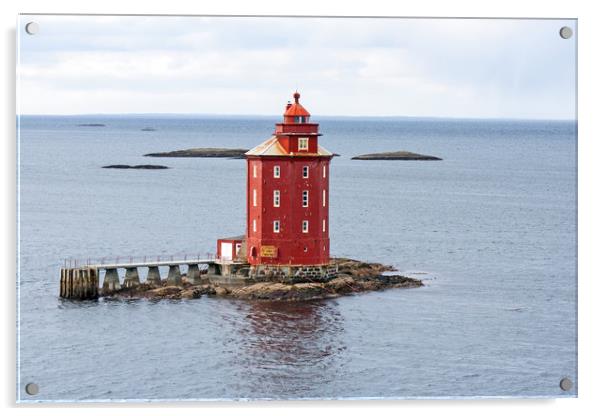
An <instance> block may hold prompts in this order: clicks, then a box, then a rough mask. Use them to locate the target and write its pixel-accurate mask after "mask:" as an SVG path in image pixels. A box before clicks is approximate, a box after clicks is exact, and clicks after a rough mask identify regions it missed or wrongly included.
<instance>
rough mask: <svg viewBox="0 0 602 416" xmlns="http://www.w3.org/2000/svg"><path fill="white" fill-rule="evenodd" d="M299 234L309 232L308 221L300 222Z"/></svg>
mask: <svg viewBox="0 0 602 416" xmlns="http://www.w3.org/2000/svg"><path fill="white" fill-rule="evenodd" d="M301 232H302V233H308V232H309V221H308V220H303V221H302V222H301Z"/></svg>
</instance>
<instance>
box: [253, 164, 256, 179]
mask: <svg viewBox="0 0 602 416" xmlns="http://www.w3.org/2000/svg"><path fill="white" fill-rule="evenodd" d="M253 177H254V178H256V177H257V165H253Z"/></svg>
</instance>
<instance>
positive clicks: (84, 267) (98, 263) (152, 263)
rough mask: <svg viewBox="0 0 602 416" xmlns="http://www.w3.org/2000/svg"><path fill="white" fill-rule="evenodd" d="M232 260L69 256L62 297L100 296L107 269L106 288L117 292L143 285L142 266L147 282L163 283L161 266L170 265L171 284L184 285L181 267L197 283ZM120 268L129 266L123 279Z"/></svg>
mask: <svg viewBox="0 0 602 416" xmlns="http://www.w3.org/2000/svg"><path fill="white" fill-rule="evenodd" d="M233 263H237V262H233V261H232V260H230V259H224V260H222V259H219V258H218V257H216V256H215V255H214V254H212V253H207V254H206V255H204V256H201V255H200V254H194V255H184V254H181V255H158V256H142V257H133V256H126V257H121V256H120V257H115V258H112V257H111V258H109V257H105V258H101V259H98V260H92V259H86V260H75V259H65V260H64V267H63V268H61V286H60V296H61V297H62V298H67V299H80V300H81V299H96V298H97V297H98V291H99V282H100V271H103V270H104V272H105V273H104V279H103V283H102V288H103V290H106V291H113V290H119V289H121V288H124V287H126V288H127V287H135V286H138V285H140V275H139V273H138V269H139V268H148V273H147V275H146V282H147V283H150V284H154V285H161V273H160V270H159V268H160V267H168V268H169V272H168V274H167V284H168V285H174V286H181V285H182V273H181V272H180V266H182V265H186V266H187V267H188V269H187V271H186V278H187V279H188V281H189V282H191V283H193V284H200V283H202V277H201V275H215V274H220V270H221V269H222V268H226V269H229V268H230V267H231V266H232V264H233ZM119 269H125V276H124V280H123V282H121V281H120V278H119V272H118V270H119Z"/></svg>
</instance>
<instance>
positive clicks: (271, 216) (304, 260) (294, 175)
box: [246, 92, 333, 272]
mask: <svg viewBox="0 0 602 416" xmlns="http://www.w3.org/2000/svg"><path fill="white" fill-rule="evenodd" d="M300 97H301V95H300V94H299V93H298V92H295V94H294V95H293V98H294V100H295V102H294V103H291V102H289V103H288V104H287V105H286V109H285V111H284V119H283V121H282V122H281V123H277V124H276V130H275V131H274V134H273V136H272V137H270V138H269V139H267V140H266V141H264V142H263V143H261V144H260V145H258V146H256V147H255V148H253V149H251V150H249V151H248V152H247V153H246V158H247V233H246V250H247V253H246V254H247V261H248V262H249V263H250V264H251V267H252V270H253V269H255V271H257V270H259V269H262V268H264V269H267V270H270V269H272V270H273V269H274V268H272V267H270V266H299V267H284V268H283V269H288V271H289V272H291V271H293V270H294V269H297V270H304V271H307V270H311V269H320V268H322V269H323V267H324V266H327V265H328V263H329V260H330V240H329V237H328V228H329V224H328V201H329V189H328V180H329V173H330V172H329V165H330V160H331V159H332V157H333V154H332V153H330V152H329V151H328V150H326V149H324V148H323V147H321V146H320V145H319V144H318V137H319V136H321V134H320V133H318V124H317V123H311V122H310V114H309V112H308V111H307V110H306V109H305V108H304V107H303V106H302V105H301V104H300V103H299V98H300ZM307 266H320V267H318V268H311V267H307ZM291 269H293V270H291Z"/></svg>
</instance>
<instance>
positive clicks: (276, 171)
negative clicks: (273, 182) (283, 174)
mask: <svg viewBox="0 0 602 416" xmlns="http://www.w3.org/2000/svg"><path fill="white" fill-rule="evenodd" d="M279 177H280V166H274V178H279Z"/></svg>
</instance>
